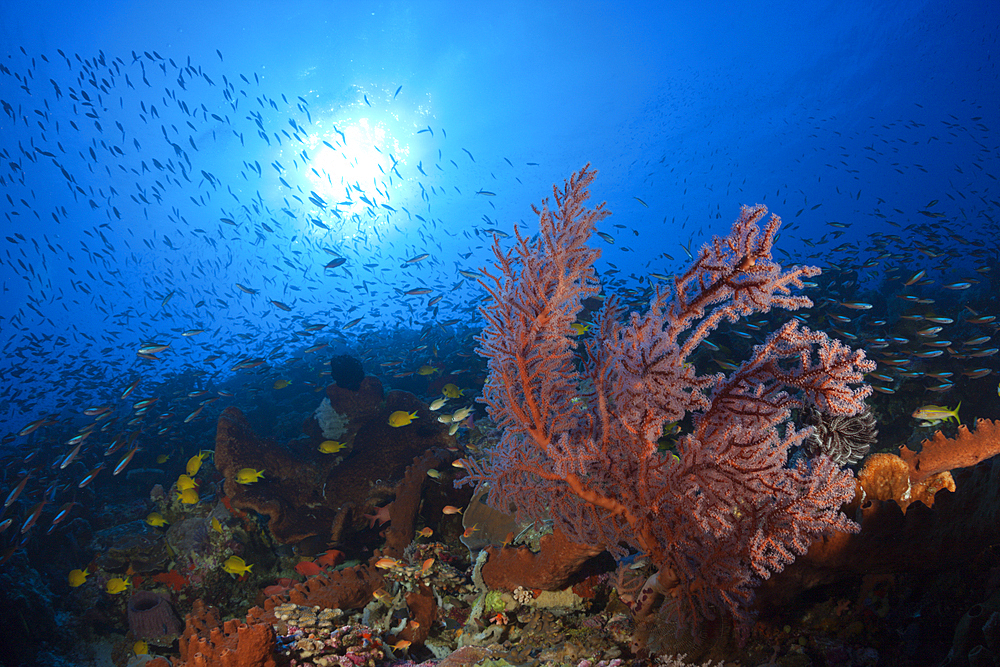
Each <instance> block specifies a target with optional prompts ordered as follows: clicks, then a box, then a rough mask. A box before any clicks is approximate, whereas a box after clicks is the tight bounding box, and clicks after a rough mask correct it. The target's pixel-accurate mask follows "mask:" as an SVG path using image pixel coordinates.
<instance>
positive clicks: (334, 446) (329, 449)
mask: <svg viewBox="0 0 1000 667" xmlns="http://www.w3.org/2000/svg"><path fill="white" fill-rule="evenodd" d="M346 446H347V445H345V444H344V443H342V442H337V441H336V440H324V441H323V442H321V443H319V451H321V452H323V453H324V454H336V453H337V452H339V451H340V450H341V449H343V448H344V447H346Z"/></svg>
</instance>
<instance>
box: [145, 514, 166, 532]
mask: <svg viewBox="0 0 1000 667" xmlns="http://www.w3.org/2000/svg"><path fill="white" fill-rule="evenodd" d="M146 523H148V524H149V525H150V526H153V527H154V528H159V527H160V526H165V525H167V520H166V519H164V518H163V515H162V514H160V513H159V512H150V513H149V516H147V517H146Z"/></svg>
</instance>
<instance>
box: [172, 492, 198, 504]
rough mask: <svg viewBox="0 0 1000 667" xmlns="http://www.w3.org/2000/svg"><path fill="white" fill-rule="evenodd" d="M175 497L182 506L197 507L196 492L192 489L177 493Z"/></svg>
mask: <svg viewBox="0 0 1000 667" xmlns="http://www.w3.org/2000/svg"><path fill="white" fill-rule="evenodd" d="M177 497H178V498H180V499H181V503H183V504H184V505H197V504H198V501H199V500H200V498H199V497H198V492H197V491H195V490H194V489H184V490H183V491H178V492H177Z"/></svg>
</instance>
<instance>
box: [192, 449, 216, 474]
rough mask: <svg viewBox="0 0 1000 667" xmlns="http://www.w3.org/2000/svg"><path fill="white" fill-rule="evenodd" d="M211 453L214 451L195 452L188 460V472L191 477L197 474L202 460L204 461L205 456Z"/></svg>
mask: <svg viewBox="0 0 1000 667" xmlns="http://www.w3.org/2000/svg"><path fill="white" fill-rule="evenodd" d="M211 453H212V452H206V451H205V450H202V451H200V452H198V453H197V454H195V455H194V456H192V457H191V458H189V459H188V462H187V474H188V475H190V476H191V477H194V476H195V475H197V474H198V471H199V470H201V462H202V461H204V460H205V457H206V456H208V455H209V454H211Z"/></svg>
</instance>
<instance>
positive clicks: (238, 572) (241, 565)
mask: <svg viewBox="0 0 1000 667" xmlns="http://www.w3.org/2000/svg"><path fill="white" fill-rule="evenodd" d="M222 569H223V570H225V571H226V572H228V573H229V574H231V575H233V576H234V577H239V576H242V575H244V574H246V573H247V572H249V571H250V570H251V569H253V565H247V564H246V562H245V561H244V560H243V559H242V558H240V557H239V556H230V557H229V558H227V559H226V562H225V563H223V564H222Z"/></svg>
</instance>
